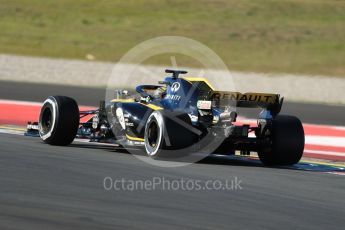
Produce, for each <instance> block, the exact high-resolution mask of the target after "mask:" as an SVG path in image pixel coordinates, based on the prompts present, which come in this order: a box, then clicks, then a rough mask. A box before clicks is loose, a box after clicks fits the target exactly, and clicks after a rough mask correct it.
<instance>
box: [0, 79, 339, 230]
mask: <svg viewBox="0 0 345 230" xmlns="http://www.w3.org/2000/svg"><path fill="white" fill-rule="evenodd" d="M11 87H12V88H11ZM0 92H1V93H0V98H2V99H12V100H26V101H43V100H44V99H45V97H46V96H48V95H51V94H64V95H69V96H72V97H75V98H76V99H77V100H78V102H79V103H80V104H85V105H97V103H98V98H99V97H104V96H103V95H104V91H103V90H95V89H92V90H91V89H80V88H75V87H56V86H42V85H41V86H39V85H24V84H17V83H15V84H14V83H4V82H2V83H1V86H0ZM306 106H310V107H308V108H310V110H312V108H314V106H315V111H317V112H318V113H319V114H320V113H321V114H323V115H324V116H328V117H326V118H327V119H323V117H318V116H319V115H317V116H315V117H313V116H312V111H309V110H308V109H306V108H305V107H306ZM289 108H290V109H289ZM332 109H334V111H332ZM337 109H338V110H337ZM286 110H288V111H289V112H295V113H301V114H302V115H303V118H302V120H304V122H311V123H315V122H317V121H318V119H321V120H320V123H324V122H326V123H328V119H330V120H331V119H334V121H330V122H334V124H341V122H342V121H343V120H342V119H343V118H341V117H337V116H338V115H337V114H335V113H337V112H339V113H342V114H344V108H343V107H327V106H323V105H303V104H294V103H287V104H286ZM343 117H344V116H343ZM0 166H1V167H0V175H1V177H0V185H1V189H0V229H25V230H30V229H311V230H315V229H322V230H323V229H343V227H344V225H345V218H344V216H345V176H342V175H335V174H330V173H327V172H328V170H327V169H326V170H318V169H316V170H308V168H305V170H303V167H302V169H298V166H296V167H292V168H268V167H263V166H262V165H261V164H260V163H254V162H251V161H242V160H236V159H228V158H226V159H224V158H222V159H218V158H209V159H206V160H204V161H203V162H201V163H196V164H192V165H189V166H184V167H179V168H163V167H157V166H152V165H150V164H147V163H144V162H142V161H140V160H138V159H137V158H135V157H134V156H132V155H131V154H128V153H127V152H126V151H124V150H123V149H118V148H115V147H108V146H107V147H105V146H104V147H103V146H102V147H97V148H95V146H93V145H90V144H87V143H76V142H75V143H73V144H72V145H70V146H67V147H56V146H49V145H46V144H43V143H42V142H41V140H40V139H39V138H31V137H24V136H20V135H10V134H0ZM330 171H332V170H330ZM106 177H111V178H112V179H113V180H120V179H122V178H124V179H125V180H127V181H129V180H133V181H145V180H146V181H152V180H153V178H157V177H159V178H163V177H164V178H165V179H166V180H168V181H170V182H171V181H174V180H176V181H179V180H181V179H182V178H183V179H185V180H188V179H192V180H200V181H203V182H206V181H208V180H220V181H226V180H233V179H234V178H236V177H237V178H238V180H240V181H241V183H240V187H241V188H242V189H239V188H238V189H237V190H201V191H197V190H191V191H187V190H183V189H177V190H172V189H170V190H169V189H166V190H163V189H162V188H161V187H158V188H156V189H154V190H152V189H151V190H146V191H145V190H141V189H139V190H135V191H128V190H127V191H126V190H124V189H120V190H119V191H116V190H115V189H112V190H109V191H108V190H106V189H105V188H104V185H103V182H104V178H106Z"/></svg>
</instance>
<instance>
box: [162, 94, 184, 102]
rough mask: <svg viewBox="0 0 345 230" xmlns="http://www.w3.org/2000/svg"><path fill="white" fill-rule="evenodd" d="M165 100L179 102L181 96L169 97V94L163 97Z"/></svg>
mask: <svg viewBox="0 0 345 230" xmlns="http://www.w3.org/2000/svg"><path fill="white" fill-rule="evenodd" d="M165 98H166V99H169V100H173V101H179V100H181V96H179V95H171V94H168V95H166V96H165Z"/></svg>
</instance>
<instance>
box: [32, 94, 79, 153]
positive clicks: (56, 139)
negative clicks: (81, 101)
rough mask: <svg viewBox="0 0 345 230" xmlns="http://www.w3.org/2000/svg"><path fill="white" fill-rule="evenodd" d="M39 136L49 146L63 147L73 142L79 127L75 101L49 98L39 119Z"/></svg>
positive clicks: (60, 97)
mask: <svg viewBox="0 0 345 230" xmlns="http://www.w3.org/2000/svg"><path fill="white" fill-rule="evenodd" d="M38 125H39V134H40V137H41V138H42V140H43V141H44V142H45V143H47V144H50V145H59V146H65V145H69V144H71V143H72V142H73V140H74V138H75V136H76V135H77V131H78V127H79V108H78V105H77V103H76V101H75V100H73V99H72V98H69V97H64V96H50V97H48V98H47V100H45V102H44V103H43V106H42V108H41V113H40V117H39V123H38Z"/></svg>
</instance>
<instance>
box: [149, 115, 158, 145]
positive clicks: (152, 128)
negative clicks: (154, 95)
mask: <svg viewBox="0 0 345 230" xmlns="http://www.w3.org/2000/svg"><path fill="white" fill-rule="evenodd" d="M158 138H159V127H158V124H157V122H156V121H155V120H152V121H151V122H150V124H149V126H148V132H147V142H148V144H149V146H150V147H151V148H152V149H155V148H156V147H157V143H158Z"/></svg>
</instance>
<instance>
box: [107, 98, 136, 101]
mask: <svg viewBox="0 0 345 230" xmlns="http://www.w3.org/2000/svg"><path fill="white" fill-rule="evenodd" d="M111 102H134V99H133V98H130V99H113V100H111Z"/></svg>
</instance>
